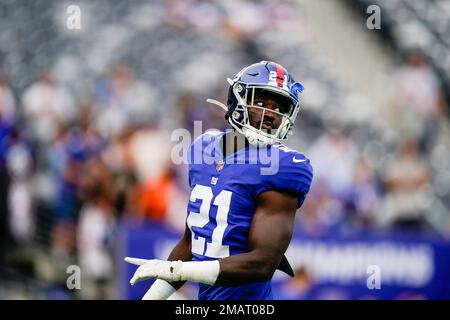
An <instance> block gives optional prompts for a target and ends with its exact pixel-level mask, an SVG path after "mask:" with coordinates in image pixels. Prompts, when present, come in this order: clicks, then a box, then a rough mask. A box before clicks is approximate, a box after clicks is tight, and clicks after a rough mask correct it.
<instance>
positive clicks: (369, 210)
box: [346, 159, 382, 227]
mask: <svg viewBox="0 0 450 320" xmlns="http://www.w3.org/2000/svg"><path fill="white" fill-rule="evenodd" d="M381 196H382V195H381V190H380V188H379V183H378V179H377V176H376V172H375V170H374V168H373V166H372V165H371V163H370V162H369V161H368V160H367V159H360V160H359V161H358V162H357V164H356V167H355V176H354V180H353V189H352V192H351V196H350V198H349V201H348V204H347V206H346V211H347V215H348V216H349V220H351V221H352V222H353V226H354V227H370V226H373V225H374V224H375V221H376V214H377V213H378V210H379V207H380V204H381Z"/></svg>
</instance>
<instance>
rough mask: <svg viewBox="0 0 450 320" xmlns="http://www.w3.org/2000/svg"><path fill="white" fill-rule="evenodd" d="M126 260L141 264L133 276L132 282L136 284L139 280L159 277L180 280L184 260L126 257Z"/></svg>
mask: <svg viewBox="0 0 450 320" xmlns="http://www.w3.org/2000/svg"><path fill="white" fill-rule="evenodd" d="M125 261H126V262H128V263H131V264H135V265H137V266H140V267H139V268H137V270H136V272H135V273H134V275H133V278H131V280H130V283H131V285H134V284H135V283H136V282H138V281H142V280H147V279H150V278H157V279H161V280H166V281H168V282H172V281H180V280H181V274H180V272H179V270H180V268H181V264H182V261H181V260H178V261H165V260H157V259H152V260H146V259H138V258H130V257H126V258H125Z"/></svg>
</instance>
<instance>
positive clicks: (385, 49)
mask: <svg viewBox="0 0 450 320" xmlns="http://www.w3.org/2000/svg"><path fill="white" fill-rule="evenodd" d="M73 4H75V5H78V6H79V7H80V9H81V29H80V30H70V29H68V28H67V27H66V19H67V17H68V14H67V12H66V8H67V7H68V6H69V5H73ZM373 4H375V5H378V6H380V8H381V29H380V30H369V29H368V28H367V26H366V20H367V18H368V17H369V15H370V14H368V13H367V12H366V10H367V8H368V6H369V5H373ZM259 60H274V61H277V62H279V63H281V64H283V65H284V66H286V67H287V69H288V70H290V71H291V73H292V74H293V75H294V76H295V78H296V80H298V81H300V82H302V83H303V84H304V86H305V88H306V90H305V92H304V95H303V110H302V112H301V113H300V115H299V118H298V119H297V123H296V128H295V129H296V133H295V135H294V136H292V137H291V139H290V141H289V142H288V143H287V144H288V145H289V146H292V147H294V148H298V149H299V150H301V151H303V152H304V153H305V154H306V155H308V156H309V157H310V158H311V160H312V164H313V166H314V169H315V180H314V183H313V187H312V190H311V193H310V195H309V197H308V198H307V200H306V202H305V204H304V206H303V207H302V208H301V210H300V211H299V213H298V215H297V223H296V231H295V236H294V239H293V241H292V244H291V246H290V248H289V251H288V253H287V255H288V258H289V260H290V261H291V263H292V265H293V267H294V269H295V270H296V277H295V278H293V279H288V278H287V277H285V276H284V275H282V274H278V272H277V273H276V275H275V278H274V288H275V293H276V297H277V298H281V299H449V298H450V132H449V117H448V114H449V108H448V106H449V101H450V99H449V97H450V1H448V0H432V1H431V0H430V1H425V0H414V1H407V0H395V1H394V0H383V1H382V0H359V1H357V0H354V1H334V0H328V1H327V0H321V1H306V0H304V1H300V0H298V1H296V0H282V1H276V2H275V1H268V0H266V1H242V0H232V1H213V0H188V1H178V0H167V1H162V0H155V1H143V0H134V1H118V0H96V1H87V0H85V1H68V2H64V1H54V0H36V1H26V0H0V299H139V298H140V297H141V296H142V295H143V293H144V292H145V290H146V288H147V287H148V285H149V282H147V283H145V284H139V285H136V286H135V287H130V286H129V285H128V280H129V277H130V275H131V272H132V271H133V268H132V267H128V266H125V263H124V262H123V257H124V256H125V255H134V256H141V257H148V258H151V257H157V258H166V257H167V255H168V253H169V250H170V249H171V246H172V245H173V244H174V242H175V241H176V240H177V237H178V236H179V235H180V233H181V231H182V230H183V228H184V219H185V215H186V212H185V210H186V203H187V199H188V194H187V192H188V190H187V176H186V174H187V171H186V166H184V165H179V166H177V165H174V164H172V162H171V160H170V152H171V147H172V145H173V144H174V143H175V142H173V141H171V132H172V130H174V129H176V128H187V129H189V130H191V131H192V130H193V121H194V120H201V121H203V129H204V130H206V129H208V128H219V129H224V128H225V127H226V124H225V121H224V119H223V115H222V112H221V111H220V110H218V109H217V110H216V108H215V107H212V106H210V105H208V104H207V103H206V102H205V99H206V98H216V99H222V100H224V99H225V94H226V90H227V83H226V81H225V79H226V77H232V76H233V75H234V74H235V73H237V72H238V71H239V70H240V69H241V68H242V67H243V66H245V65H247V64H250V63H253V62H256V61H259ZM69 265H78V266H80V268H81V276H82V281H81V289H80V290H68V289H67V287H66V280H67V277H68V276H69V274H67V273H66V270H67V267H68V266H69ZM368 265H379V266H380V268H381V275H382V278H381V289H379V290H376V289H375V290H369V289H368V288H367V286H366V279H367V273H366V272H367V266H368ZM196 293H197V292H196V286H195V285H194V284H188V285H186V286H185V287H184V288H183V289H182V290H181V291H180V292H179V294H178V295H177V296H175V297H174V298H186V299H196Z"/></svg>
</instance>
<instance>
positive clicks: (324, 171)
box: [308, 125, 357, 199]
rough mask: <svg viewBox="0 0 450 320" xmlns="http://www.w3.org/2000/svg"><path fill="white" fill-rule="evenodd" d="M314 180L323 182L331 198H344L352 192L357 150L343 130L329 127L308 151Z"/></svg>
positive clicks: (338, 127) (337, 127)
mask: <svg viewBox="0 0 450 320" xmlns="http://www.w3.org/2000/svg"><path fill="white" fill-rule="evenodd" d="M308 155H309V157H310V159H311V163H312V165H313V166H314V179H315V180H320V179H322V180H324V181H325V182H326V183H327V184H328V186H329V188H330V191H331V194H332V195H333V196H336V197H339V198H341V199H342V198H345V197H347V196H348V194H349V192H350V191H351V190H352V186H353V176H354V170H355V165H356V161H357V149H356V146H355V144H354V142H353V141H352V140H350V139H349V138H348V137H347V136H346V134H345V132H344V129H343V128H341V127H340V126H335V125H331V126H330V127H329V131H328V132H325V133H324V134H323V135H322V136H321V137H320V138H319V139H318V140H317V141H316V142H315V143H314V144H313V146H312V147H311V148H310V149H309V152H308Z"/></svg>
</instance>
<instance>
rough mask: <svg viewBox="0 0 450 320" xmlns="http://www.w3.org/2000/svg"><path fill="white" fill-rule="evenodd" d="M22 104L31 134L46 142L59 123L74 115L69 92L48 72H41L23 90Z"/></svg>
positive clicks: (65, 121) (72, 102)
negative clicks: (35, 79)
mask: <svg viewBox="0 0 450 320" xmlns="http://www.w3.org/2000/svg"><path fill="white" fill-rule="evenodd" d="M22 104H23V110H24V114H25V116H26V118H27V120H28V122H29V124H30V127H31V132H32V134H33V135H35V137H36V138H37V139H39V140H40V141H42V142H46V143H48V142H50V141H52V139H53V138H54V137H55V135H56V132H57V128H58V125H59V124H61V123H62V124H67V123H69V122H70V121H72V120H74V118H75V116H76V110H75V105H74V100H73V98H72V96H71V94H70V93H69V92H68V91H67V90H66V89H65V88H64V87H63V86H62V85H61V84H60V83H58V82H57V81H56V79H55V77H54V76H53V75H52V74H51V73H50V72H45V73H43V74H42V76H41V78H40V79H39V80H38V81H37V82H36V83H34V84H32V85H31V86H30V87H29V88H28V89H27V90H26V91H25V92H24V94H23V96H22Z"/></svg>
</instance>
